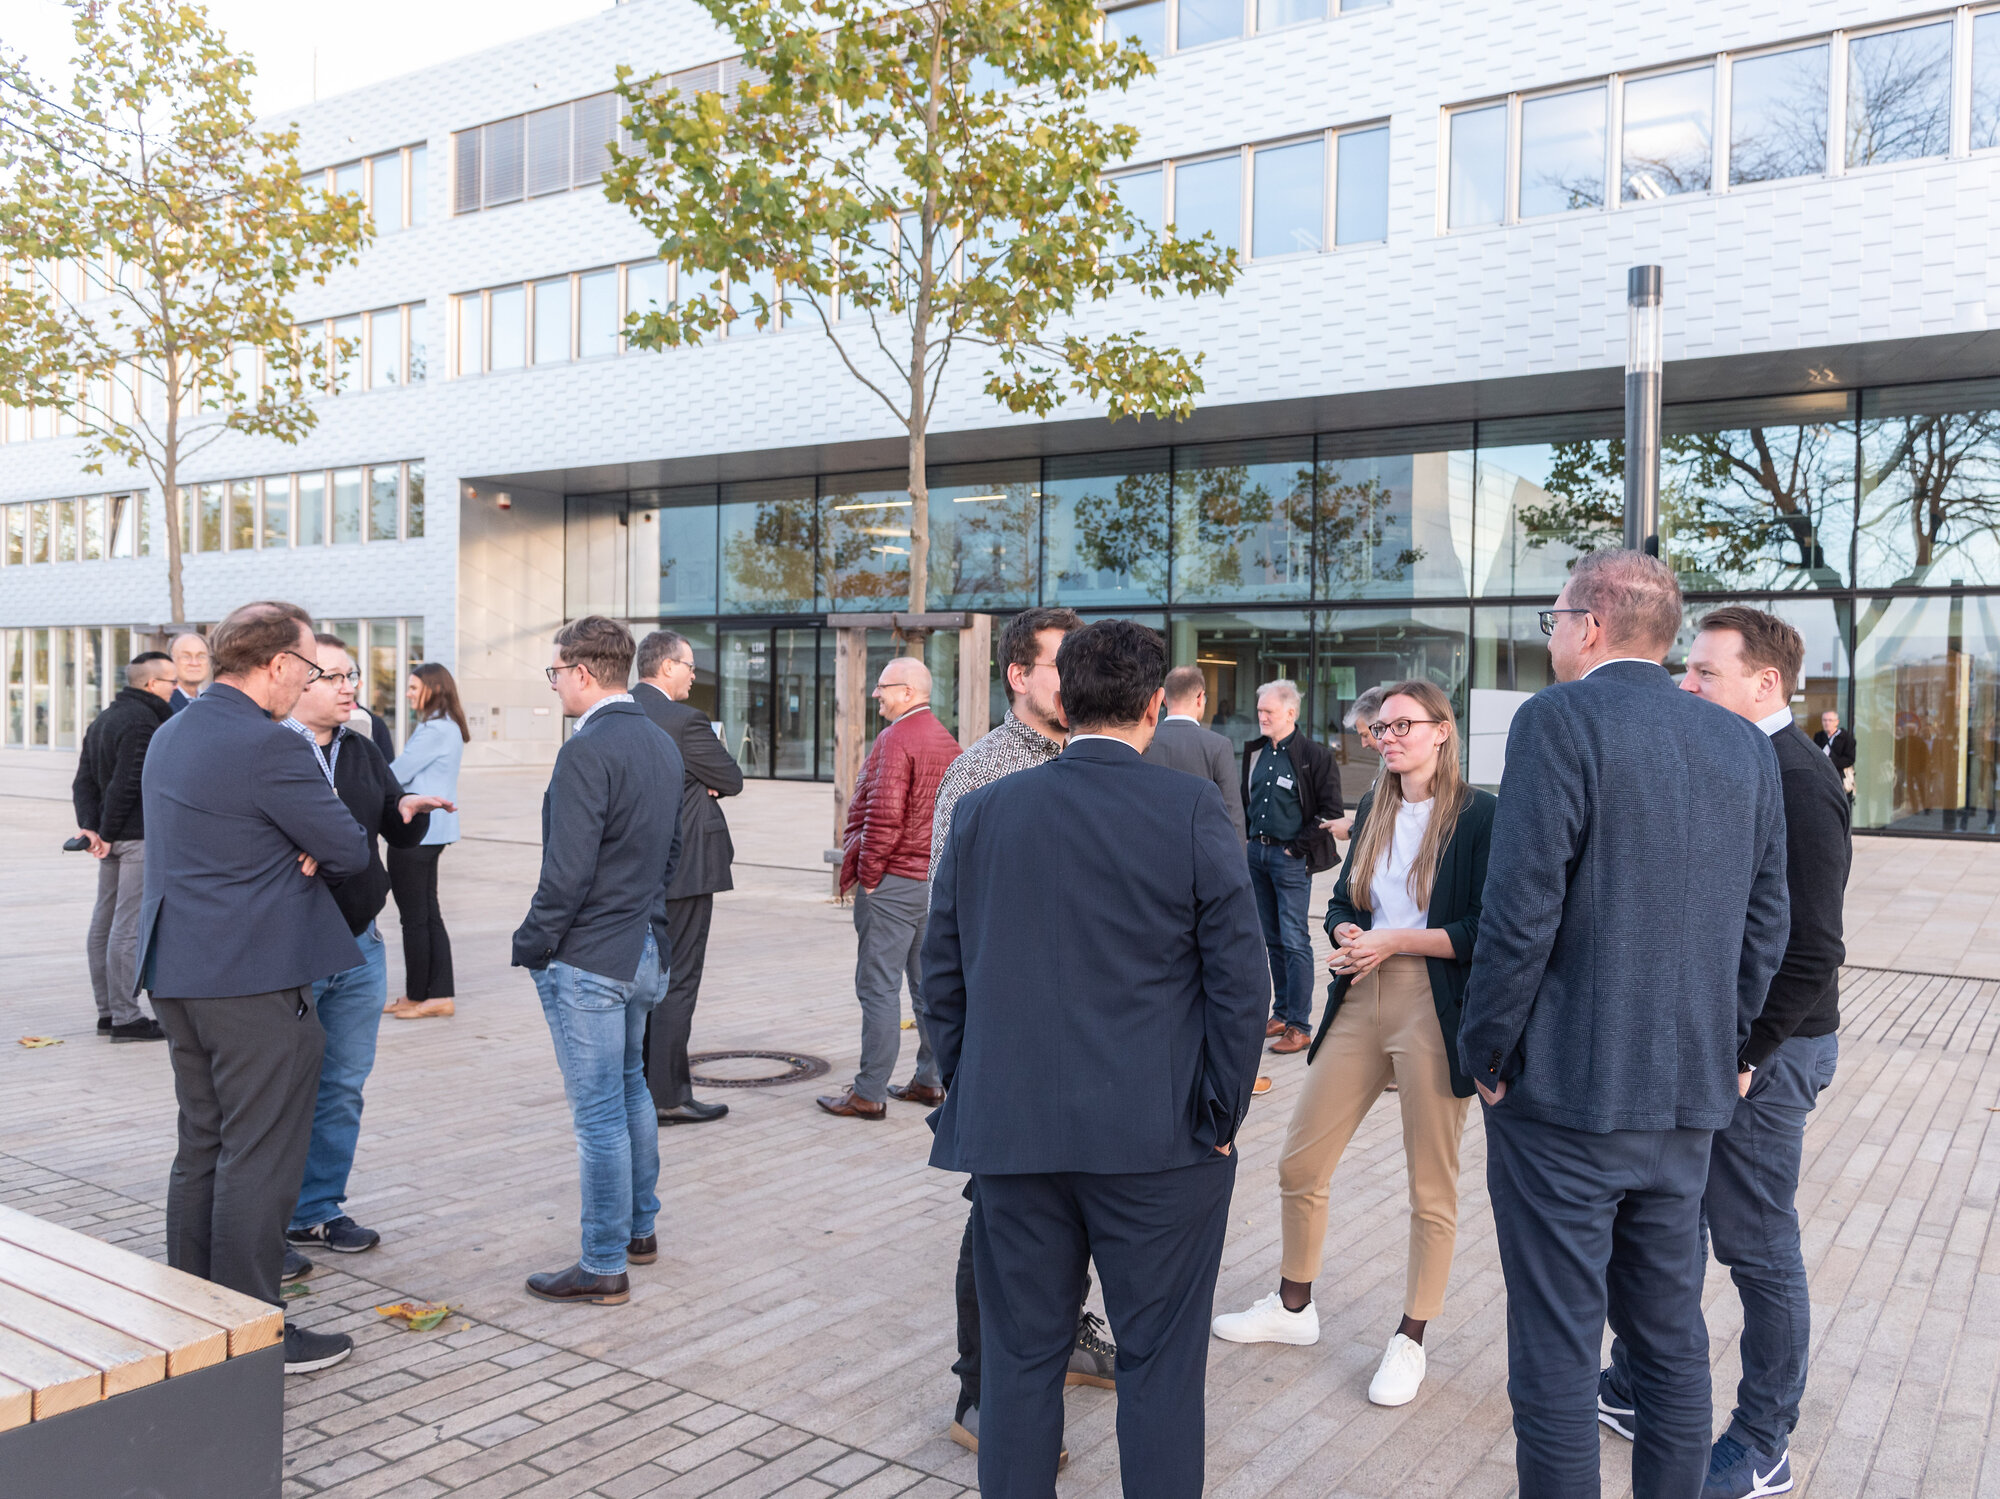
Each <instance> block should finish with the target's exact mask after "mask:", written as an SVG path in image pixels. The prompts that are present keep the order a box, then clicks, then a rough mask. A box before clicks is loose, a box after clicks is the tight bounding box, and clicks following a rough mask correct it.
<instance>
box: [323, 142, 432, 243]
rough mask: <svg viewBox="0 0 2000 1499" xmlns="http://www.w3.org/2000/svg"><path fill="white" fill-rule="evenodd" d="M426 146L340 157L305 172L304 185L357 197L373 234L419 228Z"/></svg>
mask: <svg viewBox="0 0 2000 1499" xmlns="http://www.w3.org/2000/svg"><path fill="white" fill-rule="evenodd" d="M429 155H430V152H429V150H428V149H427V148H426V147H425V146H423V145H421V144H419V145H415V146H404V147H402V148H401V149H399V150H395V151H385V152H383V153H382V154H381V155H379V156H370V157H367V158H366V159H364V160H361V161H344V162H341V163H340V164H339V165H338V166H331V167H327V168H325V169H324V170H323V171H315V172H308V173H306V175H305V180H306V183H307V185H308V186H317V187H322V188H324V189H325V190H326V191H327V192H331V193H338V194H340V195H341V196H342V197H347V198H359V199H360V200H361V201H362V203H363V204H364V205H365V206H366V209H367V216H368V222H369V223H370V224H372V225H374V227H375V233H376V236H377V237H378V238H379V237H380V236H382V235H385V234H397V233H400V232H401V231H402V230H405V229H416V228H419V227H420V226H421V225H422V224H423V222H424V211H425V206H426V202H427V195H428V193H429V191H430V188H429V183H428V178H427V176H426V163H427V160H428V157H429Z"/></svg>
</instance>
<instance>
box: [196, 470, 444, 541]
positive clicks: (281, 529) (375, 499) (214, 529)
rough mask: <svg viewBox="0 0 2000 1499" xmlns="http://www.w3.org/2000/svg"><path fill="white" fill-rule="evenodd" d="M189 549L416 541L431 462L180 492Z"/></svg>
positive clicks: (198, 487)
mask: <svg viewBox="0 0 2000 1499" xmlns="http://www.w3.org/2000/svg"><path fill="white" fill-rule="evenodd" d="M180 520H181V550H182V551H183V552H250V551H258V550H271V549H274V548H281V547H316V546H348V545H352V544H355V543H359V542H369V541H398V540H401V541H413V540H415V539H416V538H418V537H420V536H422V535H423V534H424V465H423V461H422V460H421V459H414V460H412V461H410V462H408V463H377V464H371V465H370V466H368V467H366V468H336V469H313V470H310V471H308V472H306V473H299V474H277V475H273V476H272V477H270V478H267V479H230V480H227V481H225V482H223V483H219V484H189V485H186V486H184V487H183V488H182V489H181V515H180Z"/></svg>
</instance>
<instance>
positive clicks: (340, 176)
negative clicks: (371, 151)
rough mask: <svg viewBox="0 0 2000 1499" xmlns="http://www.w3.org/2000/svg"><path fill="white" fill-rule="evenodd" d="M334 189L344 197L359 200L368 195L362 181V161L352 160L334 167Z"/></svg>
mask: <svg viewBox="0 0 2000 1499" xmlns="http://www.w3.org/2000/svg"><path fill="white" fill-rule="evenodd" d="M333 190H334V191H335V192H336V193H338V194H339V195H340V196H341V197H343V198H353V199H355V200H356V201H357V202H358V201H360V200H361V199H362V198H363V197H365V196H366V193H365V192H364V190H363V187H362V181H361V163H360V162H358V161H350V162H348V163H347V164H346V165H345V166H338V167H335V168H334V169H333Z"/></svg>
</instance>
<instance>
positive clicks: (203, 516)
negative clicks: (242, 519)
mask: <svg viewBox="0 0 2000 1499" xmlns="http://www.w3.org/2000/svg"><path fill="white" fill-rule="evenodd" d="M195 506H196V515H197V519H196V527H197V534H198V535H199V537H200V540H199V541H198V543H197V544H196V547H195V550H196V551H200V552H219V551H221V550H222V486H221V485H220V484H201V485H197V486H196V491H195Z"/></svg>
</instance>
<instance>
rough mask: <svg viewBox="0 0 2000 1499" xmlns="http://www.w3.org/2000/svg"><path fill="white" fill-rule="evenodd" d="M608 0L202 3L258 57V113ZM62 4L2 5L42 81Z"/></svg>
mask: <svg viewBox="0 0 2000 1499" xmlns="http://www.w3.org/2000/svg"><path fill="white" fill-rule="evenodd" d="M610 4H611V0H208V7H207V8H208V14H209V19H210V21H211V22H213V23H215V24H216V25H218V26H219V27H220V28H221V29H222V32H223V34H224V36H226V37H227V38H228V39H229V41H230V44H231V45H232V46H234V47H236V48H238V49H240V50H243V51H247V52H248V53H250V55H251V56H252V57H253V58H255V59H256V63H257V77H256V79H255V81H254V86H253V88H252V91H251V101H252V103H253V105H254V106H255V108H256V111H257V113H258V115H259V116H266V115H271V114H276V113H278V112H279V111H281V110H285V109H290V108H292V107H294V106H296V105H299V104H305V103H309V102H311V100H312V99H314V98H315V97H318V98H322V99H323V98H326V97H327V96H329V95H331V94H339V93H345V92H346V91H347V90H349V89H354V88H360V87H362V86H363V85H365V84H370V83H379V82H380V81H381V80H383V79H385V78H394V77H396V76H397V75H398V74H402V73H408V72H411V71H412V70H414V69H417V68H424V67H429V66H430V65H431V64H432V63H439V62H444V61H446V60H448V59H450V58H453V57H462V56H464V55H465V54H466V53H469V52H478V51H482V50H484V49H485V48H487V47H491V46H494V45H496V44H498V43H500V42H505V41H511V40H513V39H514V38H516V37H522V36H529V35H532V34H533V33H535V32H537V31H547V30H549V29H551V28H552V27H556V26H561V25H564V24H565V23H567V22H570V21H574V20H577V19H579V18H581V17H583V16H589V15H595V14H596V13H597V12H599V11H602V10H606V9H609V8H610ZM70 17H71V11H70V8H69V7H68V6H67V5H64V4H62V3H60V0H4V3H0V41H4V42H5V43H6V44H7V47H8V49H9V50H10V51H12V52H14V53H16V54H17V55H22V56H25V58H26V60H27V62H28V65H29V66H30V67H31V68H33V69H34V70H35V72H37V73H38V74H40V75H41V76H42V77H43V78H45V79H54V80H62V79H66V78H67V76H68V63H69V57H70V54H71V53H72V52H73V51H74V50H75V46H76V42H75V38H74V37H73V36H72V34H71V31H70Z"/></svg>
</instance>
